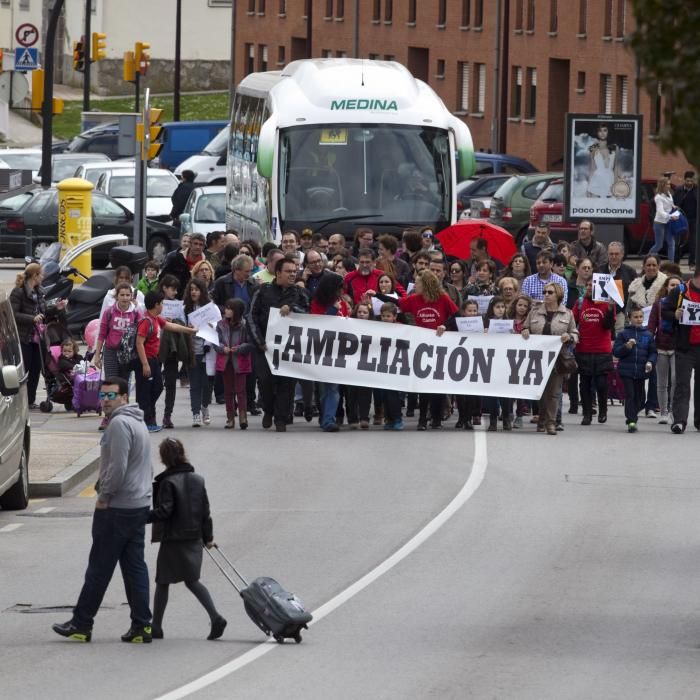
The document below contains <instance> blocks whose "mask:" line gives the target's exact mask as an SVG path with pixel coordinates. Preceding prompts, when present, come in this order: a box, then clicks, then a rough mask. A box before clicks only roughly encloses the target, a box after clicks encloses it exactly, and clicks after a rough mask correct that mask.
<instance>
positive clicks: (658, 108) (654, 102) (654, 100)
mask: <svg viewBox="0 0 700 700" xmlns="http://www.w3.org/2000/svg"><path fill="white" fill-rule="evenodd" d="M662 111H663V105H662V104H661V83H658V85H657V86H656V94H654V95H652V96H651V119H650V120H649V121H650V124H649V133H650V134H658V133H659V131H660V130H661V113H662Z"/></svg>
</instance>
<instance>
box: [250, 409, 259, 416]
mask: <svg viewBox="0 0 700 700" xmlns="http://www.w3.org/2000/svg"><path fill="white" fill-rule="evenodd" d="M261 413H262V411H261V410H260V409H259V408H249V409H248V414H249V415H251V416H259V415H260V414H261Z"/></svg>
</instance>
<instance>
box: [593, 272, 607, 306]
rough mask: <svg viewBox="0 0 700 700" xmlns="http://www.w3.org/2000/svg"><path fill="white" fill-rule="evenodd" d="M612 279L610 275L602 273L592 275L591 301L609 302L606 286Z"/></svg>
mask: <svg viewBox="0 0 700 700" xmlns="http://www.w3.org/2000/svg"><path fill="white" fill-rule="evenodd" d="M611 279H612V275H607V274H604V273H603V272H594V273H593V301H610V296H609V294H608V290H607V286H608V282H610V280H611Z"/></svg>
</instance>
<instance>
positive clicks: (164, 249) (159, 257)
mask: <svg viewBox="0 0 700 700" xmlns="http://www.w3.org/2000/svg"><path fill="white" fill-rule="evenodd" d="M169 251H170V246H169V245H168V242H167V241H166V240H165V238H162V237H161V236H153V237H152V238H151V239H150V240H149V241H148V255H149V256H150V258H151V260H155V261H156V262H157V263H158V264H159V265H162V264H163V260H165V256H166V255H167V254H168V252H169Z"/></svg>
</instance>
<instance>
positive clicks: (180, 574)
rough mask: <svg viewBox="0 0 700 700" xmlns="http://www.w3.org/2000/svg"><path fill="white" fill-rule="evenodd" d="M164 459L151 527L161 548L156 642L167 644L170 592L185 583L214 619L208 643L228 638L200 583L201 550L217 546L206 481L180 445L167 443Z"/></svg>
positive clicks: (162, 452)
mask: <svg viewBox="0 0 700 700" xmlns="http://www.w3.org/2000/svg"><path fill="white" fill-rule="evenodd" d="M160 459H161V461H162V462H163V464H164V465H165V467H166V469H165V471H163V472H161V473H160V474H158V476H156V478H155V483H154V485H153V502H154V506H155V507H154V509H153V510H151V511H150V513H149V514H148V522H149V523H153V531H152V537H151V539H152V541H153V542H160V548H159V550H158V560H157V563H156V592H155V596H154V600H153V624H152V634H153V639H163V615H164V614H165V608H166V606H167V604H168V587H169V586H170V584H171V583H180V582H182V581H184V582H185V586H187V588H188V589H189V590H190V591H192V593H193V594H194V595H195V597H196V598H197V600H198V601H199V602H200V603H201V604H202V605H203V606H204V609H205V610H206V611H207V613H208V614H209V618H210V619H211V631H210V633H209V636H208V637H207V639H218V638H219V637H221V635H222V634H223V633H224V629H225V628H226V620H225V619H224V618H223V616H222V615H220V614H219V612H218V611H217V610H216V606H215V605H214V601H213V600H212V598H211V595H210V594H209V591H208V590H207V588H206V587H205V586H204V584H202V583H201V582H200V580H199V577H200V574H201V570H202V552H203V547H202V544H204V545H205V546H206V547H207V548H209V549H211V548H212V547H214V546H215V543H214V531H213V524H212V519H211V514H210V512H209V499H208V498H207V490H206V487H205V485H204V479H203V478H202V477H201V476H200V475H199V474H195V473H194V467H193V466H192V465H191V464H190V463H189V462H188V461H187V455H186V454H185V448H184V447H183V445H182V443H181V442H180V441H179V440H176V439H174V438H166V439H165V440H163V442H161V443H160Z"/></svg>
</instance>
